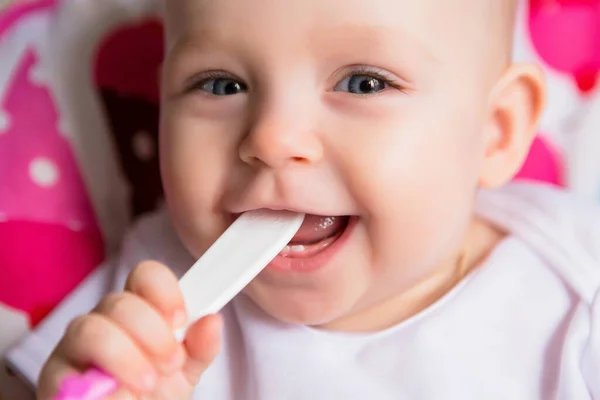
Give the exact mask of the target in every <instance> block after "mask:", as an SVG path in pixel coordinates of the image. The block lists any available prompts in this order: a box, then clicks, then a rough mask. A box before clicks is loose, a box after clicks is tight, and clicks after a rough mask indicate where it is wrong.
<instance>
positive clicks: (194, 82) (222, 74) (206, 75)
mask: <svg viewBox="0 0 600 400" xmlns="http://www.w3.org/2000/svg"><path fill="white" fill-rule="evenodd" d="M211 79H231V80H233V81H236V82H240V83H242V82H243V81H242V80H241V79H240V78H238V77H237V76H235V75H233V74H231V73H229V72H226V71H221V70H213V71H206V72H203V73H200V74H198V75H196V76H194V77H193V78H191V79H189V80H188V83H187V84H186V85H185V89H184V94H188V93H191V92H195V91H197V90H201V89H202V85H204V84H205V83H206V82H207V81H209V80H211ZM244 85H246V84H245V83H244Z"/></svg>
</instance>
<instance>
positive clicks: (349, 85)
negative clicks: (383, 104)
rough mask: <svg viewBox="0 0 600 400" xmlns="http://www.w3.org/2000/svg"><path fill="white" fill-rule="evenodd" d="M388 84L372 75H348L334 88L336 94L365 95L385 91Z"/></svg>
mask: <svg viewBox="0 0 600 400" xmlns="http://www.w3.org/2000/svg"><path fill="white" fill-rule="evenodd" d="M388 86H389V84H388V83H387V82H386V81H385V80H384V79H382V78H377V77H375V76H372V75H364V74H362V75H358V74H357V75H350V76H349V77H347V78H344V79H343V80H342V81H340V83H338V84H337V85H336V87H335V88H334V90H335V91H337V92H349V93H352V94H359V95H366V94H374V93H378V92H381V91H382V90H384V89H387V88H388Z"/></svg>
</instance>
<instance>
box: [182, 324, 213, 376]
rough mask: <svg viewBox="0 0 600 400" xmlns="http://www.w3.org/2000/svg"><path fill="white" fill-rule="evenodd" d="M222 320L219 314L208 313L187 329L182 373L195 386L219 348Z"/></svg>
mask: <svg viewBox="0 0 600 400" xmlns="http://www.w3.org/2000/svg"><path fill="white" fill-rule="evenodd" d="M222 332H223V320H222V318H221V316H220V315H210V316H207V317H204V318H202V319H200V320H199V321H198V322H196V323H194V324H193V325H192V326H191V327H190V328H189V329H188V331H187V335H186V337H185V341H184V345H185V347H186V350H187V354H188V360H187V361H186V364H185V365H184V367H183V374H184V376H185V377H186V378H187V380H188V381H189V382H190V384H191V385H192V386H195V385H196V384H197V383H198V381H199V380H200V377H201V376H202V374H203V373H204V371H206V369H207V368H208V367H209V366H210V364H212V362H213V361H214V359H215V357H216V356H217V354H218V353H219V350H220V349H221V336H222Z"/></svg>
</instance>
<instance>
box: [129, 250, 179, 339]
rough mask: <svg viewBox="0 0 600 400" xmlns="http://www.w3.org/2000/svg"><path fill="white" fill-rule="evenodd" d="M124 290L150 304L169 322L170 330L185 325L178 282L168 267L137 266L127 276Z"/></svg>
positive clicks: (150, 264) (151, 264) (146, 263)
mask: <svg viewBox="0 0 600 400" xmlns="http://www.w3.org/2000/svg"><path fill="white" fill-rule="evenodd" d="M125 290H127V291H129V292H132V293H135V294H137V295H138V296H140V297H142V298H143V299H144V300H146V301H147V302H148V303H150V304H151V305H152V306H153V307H154V308H156V309H157V310H158V311H159V312H160V313H161V314H162V316H163V317H164V318H165V319H166V320H167V321H169V323H170V324H171V327H172V329H176V328H180V327H181V326H183V325H184V324H185V319H186V314H185V305H184V302H183V296H182V294H181V290H180V289H179V281H178V280H177V277H176V276H175V274H173V272H172V271H171V270H170V269H169V268H168V267H166V266H164V265H162V264H160V263H157V262H155V261H146V262H143V263H141V264H139V265H138V266H137V267H136V268H135V269H134V270H133V272H132V273H131V274H130V275H129V278H128V279H127V283H126V285H125Z"/></svg>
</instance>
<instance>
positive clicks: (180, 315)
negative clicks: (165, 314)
mask: <svg viewBox="0 0 600 400" xmlns="http://www.w3.org/2000/svg"><path fill="white" fill-rule="evenodd" d="M171 321H172V324H173V328H174V329H179V328H181V327H183V326H184V325H185V323H186V322H187V315H186V313H185V311H183V310H177V311H175V313H173V318H172V320H171Z"/></svg>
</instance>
